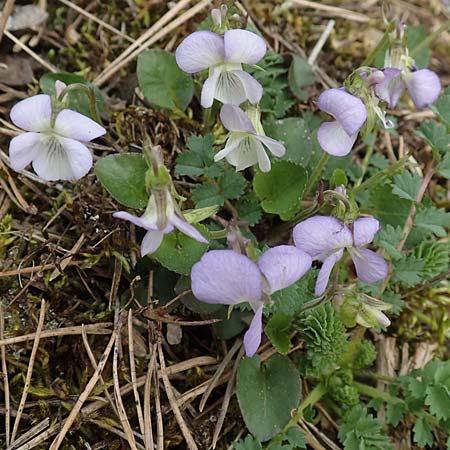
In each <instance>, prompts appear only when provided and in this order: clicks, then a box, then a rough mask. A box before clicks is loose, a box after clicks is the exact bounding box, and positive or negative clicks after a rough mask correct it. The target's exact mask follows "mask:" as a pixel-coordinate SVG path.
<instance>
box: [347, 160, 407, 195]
mask: <svg viewBox="0 0 450 450" xmlns="http://www.w3.org/2000/svg"><path fill="white" fill-rule="evenodd" d="M408 159H409V155H405V156H404V157H403V158H401V159H399V160H398V161H397V162H396V163H394V164H392V166H390V167H387V168H386V169H384V170H382V171H381V172H377V173H376V174H375V175H373V176H372V177H370V178H369V179H368V180H366V181H364V182H363V183H361V184H360V185H359V186H356V187H355V188H353V193H354V194H356V193H358V192H363V191H365V190H366V189H368V188H370V187H372V186H374V185H376V184H379V183H380V182H381V181H382V180H383V179H384V178H387V177H389V176H391V175H393V174H394V173H395V172H396V171H397V170H398V169H400V167H402V166H404V165H405V164H406V163H407V162H408Z"/></svg>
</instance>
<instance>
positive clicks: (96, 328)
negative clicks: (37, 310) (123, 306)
mask: <svg viewBox="0 0 450 450" xmlns="http://www.w3.org/2000/svg"><path fill="white" fill-rule="evenodd" d="M111 325H112V323H111V322H99V323H95V324H90V325H81V326H76V327H66V328H59V329H57V330H46V331H43V332H42V333H41V336H40V339H44V338H50V337H56V336H74V335H78V334H82V333H83V327H84V329H85V332H86V334H111V330H108V329H107V327H110V326H111ZM35 337H36V333H30V334H24V335H23V336H17V337H11V338H6V339H2V340H0V347H5V346H6V345H13V344H19V343H21V342H26V341H32V340H33V339H35Z"/></svg>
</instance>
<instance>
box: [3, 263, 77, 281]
mask: <svg viewBox="0 0 450 450" xmlns="http://www.w3.org/2000/svg"><path fill="white" fill-rule="evenodd" d="M80 264H82V262H81V261H70V262H69V264H67V266H79V265H80ZM55 267H56V264H54V263H50V264H42V265H40V266H34V267H24V268H23V269H16V270H8V271H6V272H0V278H5V277H13V276H15V275H23V274H25V273H35V272H43V271H44V270H51V269H54V268H55Z"/></svg>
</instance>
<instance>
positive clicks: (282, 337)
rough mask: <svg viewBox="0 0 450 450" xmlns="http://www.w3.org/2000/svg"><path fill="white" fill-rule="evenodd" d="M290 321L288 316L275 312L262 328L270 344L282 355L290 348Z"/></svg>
mask: <svg viewBox="0 0 450 450" xmlns="http://www.w3.org/2000/svg"><path fill="white" fill-rule="evenodd" d="M291 321H292V318H291V317H290V316H288V315H286V314H283V313H277V314H274V315H273V316H272V318H271V319H270V320H269V322H268V323H267V325H266V328H265V329H264V332H265V333H266V336H267V337H268V338H269V340H270V342H271V343H272V345H273V346H274V347H275V348H276V349H277V350H278V352H279V353H281V354H282V355H287V354H288V352H289V350H290V348H291V338H290V334H291V329H292V327H291Z"/></svg>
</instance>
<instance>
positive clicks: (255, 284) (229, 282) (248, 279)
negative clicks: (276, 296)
mask: <svg viewBox="0 0 450 450" xmlns="http://www.w3.org/2000/svg"><path fill="white" fill-rule="evenodd" d="M310 268H311V257H310V256H309V255H307V254H306V253H305V252H303V251H301V250H299V249H297V248H295V247H294V246H289V245H280V246H278V247H274V248H271V249H269V250H266V251H265V252H264V253H263V254H262V255H261V257H260V258H259V261H258V262H257V263H255V262H253V261H252V260H251V259H250V258H248V257H247V256H245V255H242V254H240V253H237V252H235V251H233V250H212V251H210V252H208V253H205V254H204V255H203V256H202V258H201V259H200V261H199V262H197V263H196V264H194V267H192V272H191V286H192V292H193V294H194V295H195V297H196V298H197V299H198V300H200V301H202V302H205V303H214V304H222V305H237V304H239V303H244V302H248V303H250V306H251V307H252V309H253V311H254V313H255V315H254V317H253V319H252V322H251V324H250V327H249V329H248V330H247V332H246V333H245V336H244V346H245V351H246V354H247V356H249V357H251V356H253V355H254V354H255V353H256V351H257V350H258V347H259V344H260V343H261V334H262V312H263V307H264V299H263V295H265V296H270V294H272V293H273V292H276V291H278V290H280V289H284V288H286V287H288V286H290V285H292V284H294V283H295V282H296V281H298V280H299V279H300V278H301V277H302V276H303V275H304V274H305V273H306V272H307V271H308V270H309V269H310Z"/></svg>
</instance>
